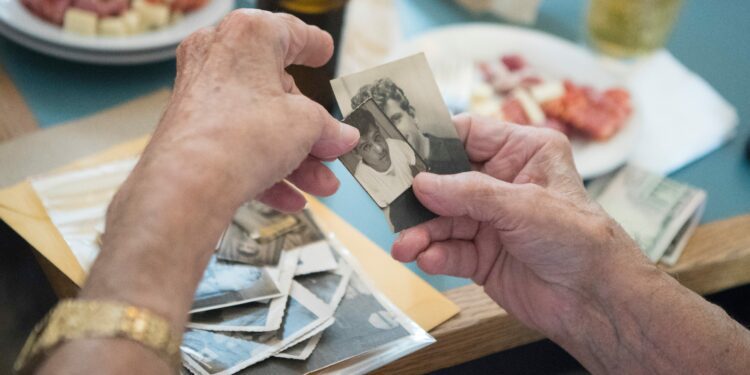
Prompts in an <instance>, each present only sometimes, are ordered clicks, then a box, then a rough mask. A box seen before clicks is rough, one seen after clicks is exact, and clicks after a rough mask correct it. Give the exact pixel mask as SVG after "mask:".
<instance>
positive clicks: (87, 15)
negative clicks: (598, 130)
mask: <svg viewBox="0 0 750 375" xmlns="http://www.w3.org/2000/svg"><path fill="white" fill-rule="evenodd" d="M96 25H97V18H96V13H94V12H89V11H87V10H83V9H78V8H68V10H66V11H65V16H64V18H63V29H64V30H65V31H70V32H73V33H77V34H83V35H96Z"/></svg>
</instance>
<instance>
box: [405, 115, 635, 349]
mask: <svg viewBox="0 0 750 375" xmlns="http://www.w3.org/2000/svg"><path fill="white" fill-rule="evenodd" d="M455 124H456V128H457V130H458V133H459V137H460V138H461V139H462V140H463V142H464V144H465V147H466V151H467V153H468V155H469V158H470V160H471V161H472V162H473V164H474V167H475V170H476V171H474V172H466V173H461V174H457V175H449V176H438V175H434V174H427V173H422V174H420V175H418V176H417V177H416V179H415V180H414V191H415V193H416V195H417V197H418V198H419V200H420V201H421V202H422V203H423V204H424V205H425V206H426V207H427V208H429V209H430V210H432V211H433V212H435V213H437V214H438V215H440V216H441V217H439V218H436V219H434V220H432V221H429V222H427V223H424V224H421V225H419V226H417V227H414V228H410V229H408V230H405V231H403V232H402V233H401V236H400V237H399V239H398V240H397V241H396V243H395V244H394V245H393V250H392V255H393V257H394V258H395V259H397V260H400V261H402V262H411V261H414V260H416V261H417V264H418V265H419V267H420V268H421V269H422V270H424V271H425V272H427V273H431V274H447V275H452V276H458V277H467V278H471V279H472V280H473V281H474V282H475V283H477V284H479V285H483V286H484V289H485V291H486V292H487V294H488V295H489V296H490V297H491V298H492V299H494V300H495V301H496V302H498V303H499V304H500V305H501V306H502V307H504V308H505V309H506V310H508V311H509V312H510V313H511V314H513V315H514V316H516V317H517V318H518V319H520V320H521V321H522V322H524V323H525V324H527V325H529V326H531V327H533V328H535V329H537V330H540V331H541V332H543V333H546V334H547V335H550V336H554V335H556V334H561V331H562V330H564V329H565V327H563V326H564V325H565V324H566V323H565V319H566V318H567V317H569V316H570V314H573V313H575V311H579V309H580V308H581V307H582V306H585V305H586V304H589V303H595V302H594V301H595V300H596V297H597V296H596V295H597V294H598V293H603V291H602V288H601V287H602V286H603V285H605V284H606V283H607V280H608V279H609V278H610V277H612V275H614V274H617V273H618V272H620V271H621V269H618V268H619V267H622V268H623V269H624V268H626V267H628V266H629V265H631V264H645V263H644V262H645V258H644V257H643V255H642V254H641V253H640V251H639V250H638V249H637V246H636V245H635V243H634V242H633V241H632V240H631V239H630V238H629V237H628V236H627V235H626V234H625V233H624V231H623V230H622V229H621V228H620V227H619V226H618V225H617V224H616V223H615V222H614V221H613V220H612V219H610V218H609V217H608V216H607V214H606V213H604V211H603V210H602V209H601V208H600V207H599V206H598V205H597V204H595V203H593V202H592V201H590V200H589V198H587V195H586V191H585V190H584V186H583V184H582V182H581V179H580V177H579V175H578V173H577V172H576V170H575V167H574V164H573V158H572V154H571V149H570V145H569V143H568V140H567V139H566V138H565V136H564V135H562V134H561V133H558V132H555V131H552V130H548V129H538V128H532V127H528V126H518V125H509V124H503V123H499V122H496V121H493V120H490V119H481V118H476V117H469V116H458V117H456V118H455Z"/></svg>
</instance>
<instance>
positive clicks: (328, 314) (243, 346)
mask: <svg viewBox="0 0 750 375" xmlns="http://www.w3.org/2000/svg"><path fill="white" fill-rule="evenodd" d="M290 297H291V298H289V302H288V305H287V308H286V314H285V316H284V321H283V323H282V326H281V327H280V328H279V329H278V330H276V331H272V332H259V333H240V332H232V333H229V332H227V333H219V332H210V331H203V330H196V329H190V330H187V331H186V332H185V334H184V338H183V342H182V345H181V346H180V348H181V349H182V352H183V354H184V355H183V364H184V365H185V366H186V367H188V369H189V370H190V371H191V372H193V373H195V374H201V375H224V374H233V373H236V372H237V371H239V370H241V369H244V368H246V367H248V366H251V365H253V364H255V363H257V362H259V361H263V360H264V359H266V358H268V357H270V356H272V355H273V354H275V353H278V352H280V351H283V350H285V349H288V348H289V347H291V346H293V345H295V344H298V343H299V342H301V341H302V340H305V339H307V338H310V337H313V336H314V335H317V334H318V333H320V332H322V331H323V330H324V329H326V328H328V327H329V326H330V325H331V324H333V319H332V315H333V312H332V311H331V309H330V308H329V307H328V306H327V305H325V304H324V303H323V302H322V301H320V300H319V299H318V298H317V297H315V296H314V295H313V294H312V293H310V291H308V290H307V289H305V287H303V286H301V285H300V284H297V283H293V284H292V288H291V291H290Z"/></svg>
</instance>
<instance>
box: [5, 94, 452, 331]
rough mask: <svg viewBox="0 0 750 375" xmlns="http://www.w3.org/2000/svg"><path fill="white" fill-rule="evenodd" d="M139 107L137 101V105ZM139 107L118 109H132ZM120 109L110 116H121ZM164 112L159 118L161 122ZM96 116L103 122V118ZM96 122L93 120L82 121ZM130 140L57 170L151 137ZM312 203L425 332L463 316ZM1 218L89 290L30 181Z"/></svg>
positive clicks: (116, 155)
mask: <svg viewBox="0 0 750 375" xmlns="http://www.w3.org/2000/svg"><path fill="white" fill-rule="evenodd" d="M152 97H154V100H158V101H160V103H162V104H163V99H164V98H165V97H164V95H163V94H162V95H158V93H157V95H152ZM140 100H143V99H140ZM134 102H137V100H136V101H134ZM134 102H131V103H128V104H125V105H123V106H121V107H118V108H122V107H126V106H129V105H131V106H132V104H133V103H134ZM141 104H142V103H141ZM150 106H151V107H158V108H159V109H158V111H159V113H160V111H161V108H162V107H161V106H154V105H150ZM147 107H148V105H147ZM118 108H116V109H114V110H108V111H106V112H112V111H116V110H117V109H118ZM141 109H143V108H141ZM106 112H105V113H106ZM159 113H157V116H156V117H154V118H158V114H159ZM92 117H102V114H99V115H94V116H92ZM90 120H91V118H89V119H84V120H81V121H90ZM101 120H102V121H101V123H100V124H101V126H102V127H106V126H107V124H109V123H111V121H104V119H101ZM154 123H155V122H154ZM75 126H76V124H75V123H71V124H67V125H61V126H58V127H56V128H53V129H52V130H54V131H57V132H59V133H60V135H61V136H64V134H65V127H70V128H74V127H75ZM47 131H49V130H42V131H39V132H37V133H35V134H32V135H30V136H34V135H36V134H40V133H43V132H47ZM62 139H65V138H62ZM126 139H127V138H126ZM126 139H123V140H122V142H123V143H120V144H117V145H115V146H112V147H109V148H108V149H106V150H104V151H99V152H97V153H95V154H93V155H90V156H87V157H84V158H81V159H78V160H76V161H74V162H72V163H69V164H67V165H65V166H63V167H61V168H52V169H56V170H71V169H78V168H85V167H90V166H94V165H97V164H101V163H106V162H110V161H114V160H118V159H123V158H127V157H131V156H135V155H138V154H140V152H141V151H142V150H143V148H144V147H145V145H146V143H147V142H148V136H142V137H140V138H137V139H134V140H129V141H126ZM12 142H13V141H11V142H7V143H6V144H0V154H2V152H3V148H4V147H6V146H7V144H9V143H12ZM23 163H27V164H33V160H23V161H19V162H18V163H16V164H23ZM0 168H2V167H0ZM14 168H15V169H19V168H24V167H23V166H21V167H19V166H18V165H15V166H14ZM38 168H39V166H38V165H37V166H32V167H29V168H28V169H29V170H37V171H36V172H35V173H39V172H38ZM1 173H3V171H2V170H0V174H1ZM308 201H309V205H310V209H311V210H312V212H313V213H314V214H315V216H316V218H317V219H318V220H319V222H320V224H321V225H322V226H323V228H324V230H326V231H330V232H333V233H334V234H335V235H336V236H337V238H338V239H339V240H340V241H341V242H342V243H343V244H344V245H345V246H346V247H347V248H348V249H349V251H350V252H351V253H352V254H353V255H354V256H355V257H357V260H358V261H359V263H360V264H361V266H362V268H363V269H364V271H365V272H366V273H367V275H368V276H369V277H370V279H372V281H373V282H374V283H375V285H376V286H377V287H378V289H379V290H380V291H382V292H383V293H384V294H385V295H386V296H387V297H388V298H389V299H390V300H391V301H392V302H393V303H394V304H396V306H398V307H399V308H400V309H401V310H402V311H403V312H404V313H406V314H407V315H408V316H409V317H411V319H413V320H414V321H415V322H417V324H419V325H420V326H421V327H422V328H424V329H425V330H428V331H429V330H431V329H432V328H434V327H436V326H438V325H439V324H441V323H443V322H444V321H446V320H448V319H449V318H451V317H452V316H453V315H455V314H457V313H458V311H459V308H458V306H457V305H456V304H454V303H453V302H452V301H451V300H449V299H448V298H446V297H445V296H444V295H443V294H442V293H440V292H438V291H437V290H435V289H434V288H433V287H432V286H430V285H429V284H428V283H427V282H425V281H424V280H422V279H421V278H420V277H418V276H417V275H415V274H414V273H413V272H411V271H410V270H409V269H408V268H406V267H405V266H404V265H402V264H400V263H399V262H397V261H395V260H393V259H392V258H391V257H390V256H388V254H387V253H386V252H385V251H383V250H382V249H380V248H379V247H378V246H377V245H376V244H375V243H373V242H372V241H370V240H369V239H368V238H367V237H365V236H364V235H363V234H361V233H360V232H358V231H357V230H356V229H355V228H353V227H352V226H351V225H349V224H348V223H347V222H345V221H344V220H343V219H341V218H340V217H339V216H338V215H336V214H335V213H334V212H333V211H331V210H330V209H329V208H328V207H326V206H325V205H323V204H322V203H320V202H319V201H317V200H315V199H314V198H308ZM0 219H2V220H3V221H5V222H6V223H7V224H8V226H10V227H11V228H13V230H15V231H16V232H17V233H18V234H19V235H21V237H23V238H24V239H25V240H26V241H27V242H28V243H29V244H31V246H33V247H34V248H35V249H36V250H37V251H38V252H39V254H40V255H41V256H42V257H44V258H46V260H47V261H49V262H50V263H51V264H52V265H53V266H54V267H56V268H57V269H59V270H60V271H61V272H62V273H63V274H64V275H65V276H67V277H68V278H70V280H71V281H72V282H73V283H75V284H76V285H77V286H79V287H80V286H81V285H83V282H84V281H85V279H86V273H85V271H84V270H83V268H81V266H80V264H78V261H77V260H76V258H75V256H74V255H73V253H72V251H71V250H70V248H69V247H68V245H67V244H66V242H65V241H64V240H63V238H62V236H61V235H60V233H59V232H58V231H57V229H56V228H55V226H54V225H53V224H52V222H51V221H50V219H49V217H48V216H47V214H46V211H45V209H44V207H43V206H42V203H41V201H40V200H39V198H38V197H37V196H36V193H35V192H34V190H33V189H32V187H31V184H30V183H29V182H28V181H22V182H20V183H17V184H16V185H13V186H11V187H7V188H3V189H2V190H0Z"/></svg>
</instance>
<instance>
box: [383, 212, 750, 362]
mask: <svg viewBox="0 0 750 375" xmlns="http://www.w3.org/2000/svg"><path fill="white" fill-rule="evenodd" d="M664 270H665V271H667V272H669V273H670V274H672V275H673V276H675V278H676V279H677V280H679V281H680V282H681V283H682V284H683V285H685V286H686V287H688V288H690V289H692V290H694V291H696V292H697V293H700V294H708V293H714V292H718V291H721V290H725V289H729V288H732V287H735V286H739V285H744V284H748V283H750V215H743V216H738V217H735V218H731V219H727V220H722V221H717V222H714V223H710V224H705V225H702V226H700V227H698V229H697V230H696V231H695V234H694V236H693V237H692V238H691V239H690V242H689V243H688V245H687V247H686V248H685V252H684V253H683V254H682V256H681V257H680V260H679V262H678V263H677V264H676V265H675V266H674V267H671V268H664ZM445 294H446V296H448V297H449V298H450V299H451V300H453V302H455V303H456V304H457V305H458V306H459V307H460V308H461V312H460V313H459V314H458V315H456V316H455V317H454V318H453V319H451V320H449V321H447V322H445V323H443V324H442V325H440V326H439V327H437V328H435V329H434V330H432V331H431V332H430V333H431V334H432V335H433V336H434V337H435V338H436V339H437V342H436V343H435V344H433V345H431V346H429V347H427V348H425V349H423V350H421V351H418V352H416V353H414V354H412V355H410V356H407V357H404V358H402V359H401V360H399V361H397V362H394V363H392V364H390V365H388V366H386V367H384V368H382V369H380V370H379V373H383V374H392V373H426V372H430V371H435V370H438V369H441V368H446V367H450V366H454V365H457V364H460V363H464V362H467V361H471V360H473V359H477V358H480V357H484V356H486V355H489V354H492V353H496V352H499V351H502V350H506V349H510V348H514V347H516V346H520V345H524V344H527V343H530V342H533V341H537V340H539V339H541V338H543V336H542V335H541V334H539V333H538V332H535V331H533V330H531V329H529V328H527V327H525V326H523V325H522V324H521V323H519V322H518V321H517V320H516V319H514V318H513V317H511V316H510V315H508V313H506V312H505V311H504V310H503V309H501V308H500V307H499V306H497V304H495V302H494V301H492V300H491V299H490V298H489V297H487V295H486V294H485V293H484V291H483V290H482V288H480V287H478V286H476V285H468V286H464V287H460V288H455V289H451V290H449V291H447V292H446V293H445Z"/></svg>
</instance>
